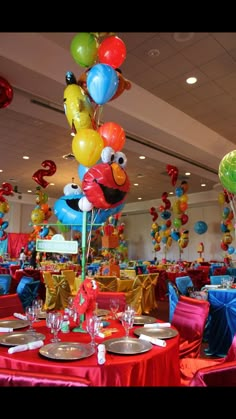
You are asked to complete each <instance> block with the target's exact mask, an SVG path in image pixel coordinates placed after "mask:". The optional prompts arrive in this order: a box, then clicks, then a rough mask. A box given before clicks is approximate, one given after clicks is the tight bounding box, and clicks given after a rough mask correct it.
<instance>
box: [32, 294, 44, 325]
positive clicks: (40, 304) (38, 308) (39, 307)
mask: <svg viewBox="0 0 236 419" xmlns="http://www.w3.org/2000/svg"><path fill="white" fill-rule="evenodd" d="M32 307H35V311H36V320H39V315H40V313H41V312H42V309H43V300H42V299H41V298H38V299H36V300H33V302H32Z"/></svg>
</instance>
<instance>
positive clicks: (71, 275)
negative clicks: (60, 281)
mask: <svg viewBox="0 0 236 419" xmlns="http://www.w3.org/2000/svg"><path fill="white" fill-rule="evenodd" d="M61 274H62V275H64V276H65V278H66V279H67V281H68V284H69V286H70V291H71V295H76V294H77V290H76V287H75V271H73V270H72V269H63V270H62V271H61Z"/></svg>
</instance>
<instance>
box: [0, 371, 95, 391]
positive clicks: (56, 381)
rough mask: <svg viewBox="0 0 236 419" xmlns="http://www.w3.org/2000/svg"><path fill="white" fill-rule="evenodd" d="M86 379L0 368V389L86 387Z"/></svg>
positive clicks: (87, 381)
mask: <svg viewBox="0 0 236 419" xmlns="http://www.w3.org/2000/svg"><path fill="white" fill-rule="evenodd" d="M90 385H91V383H90V381H89V380H87V379H86V378H82V377H73V376H70V375H65V374H63V375H62V374H60V375H59V374H50V373H40V372H27V371H19V370H12V369H8V368H0V387H88V386H90Z"/></svg>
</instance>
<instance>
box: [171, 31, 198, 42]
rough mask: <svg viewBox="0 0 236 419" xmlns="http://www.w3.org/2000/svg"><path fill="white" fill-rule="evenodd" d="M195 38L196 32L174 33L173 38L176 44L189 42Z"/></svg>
mask: <svg viewBox="0 0 236 419" xmlns="http://www.w3.org/2000/svg"><path fill="white" fill-rule="evenodd" d="M193 37H194V32H174V35H173V38H174V40H175V41H176V42H187V41H190V39H192V38H193Z"/></svg>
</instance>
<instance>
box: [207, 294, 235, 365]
mask: <svg viewBox="0 0 236 419" xmlns="http://www.w3.org/2000/svg"><path fill="white" fill-rule="evenodd" d="M208 301H209V303H210V318H209V325H208V345H209V346H208V349H206V350H205V352H206V354H207V355H210V356H219V357H224V356H226V354H227V352H228V350H229V347H230V345H231V343H232V341H233V337H234V335H235V333H236V290H234V289H225V290H224V289H220V290H213V289H211V290H209V291H208Z"/></svg>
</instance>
